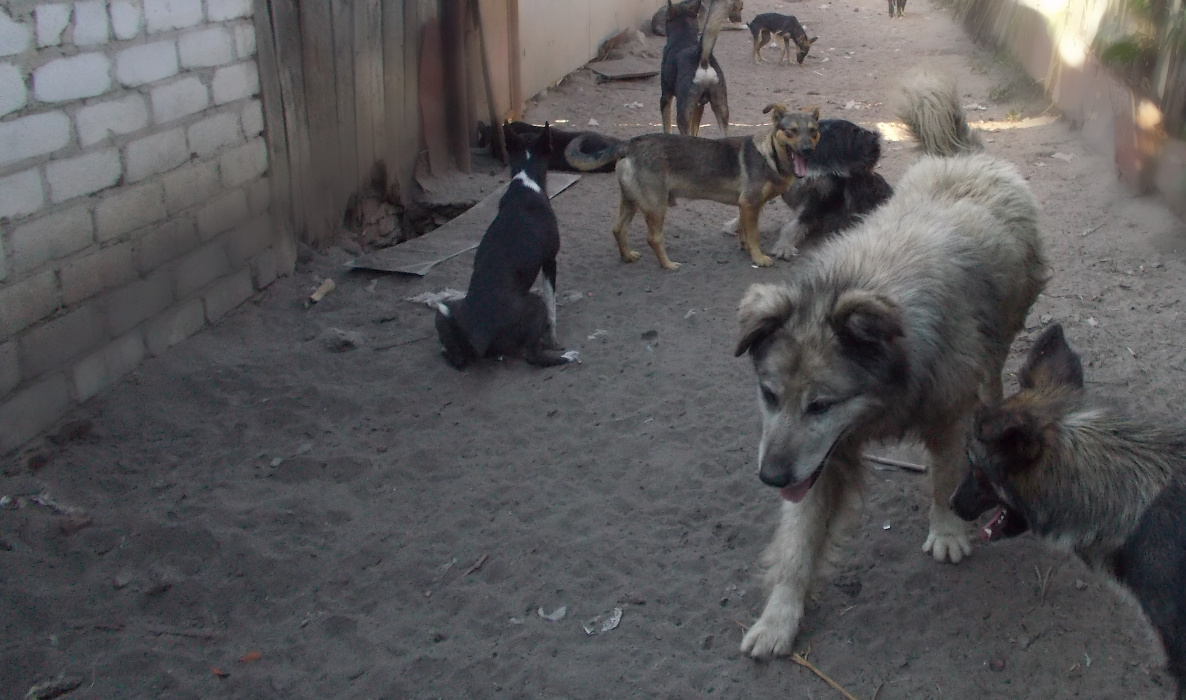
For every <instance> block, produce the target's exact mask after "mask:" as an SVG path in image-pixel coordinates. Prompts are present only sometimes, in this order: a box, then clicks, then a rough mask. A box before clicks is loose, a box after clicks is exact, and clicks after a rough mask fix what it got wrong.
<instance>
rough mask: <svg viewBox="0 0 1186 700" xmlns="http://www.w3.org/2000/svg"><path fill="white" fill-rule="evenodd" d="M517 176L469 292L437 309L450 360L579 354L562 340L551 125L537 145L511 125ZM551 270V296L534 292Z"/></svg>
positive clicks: (551, 359) (460, 363)
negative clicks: (559, 341) (558, 338)
mask: <svg viewBox="0 0 1186 700" xmlns="http://www.w3.org/2000/svg"><path fill="white" fill-rule="evenodd" d="M503 133H504V134H505V135H506V141H507V151H508V153H509V155H510V160H511V173H513V177H512V179H511V182H510V184H509V185H508V186H507V191H506V194H504V195H503V196H502V199H501V200H500V201H499V203H498V215H497V216H496V217H495V218H494V221H493V222H492V223H491V224H490V227H489V228H487V229H486V233H485V234H484V235H483V236H482V241H481V242H480V243H479V244H478V250H477V253H476V254H475V255H474V271H473V274H472V275H471V276H470V279H469V289H468V290H467V291H466V294H465V298H463V299H458V300H455V301H449V302H446V303H443V304H440V305H439V306H438V307H437V315H436V328H437V336H438V337H439V338H440V341H441V347H442V349H443V352H444V355H445V359H446V360H448V362H449V364H451V365H453V366H454V367H456V368H457V369H464V368H465V367H466V366H467V365H469V364H470V363H471V362H474V361H475V360H478V359H481V358H484V357H501V356H503V355H522V356H523V358H524V359H525V360H527V362H529V363H530V364H533V365H540V366H550V365H562V364H565V363H566V362H570V361H572V360H573V359H575V358H576V353H575V352H573V351H568V352H565V351H564V350H563V349H561V348H560V347H559V346H558V345H557V344H556V255H557V254H558V253H559V252H560V227H559V225H558V224H557V223H556V214H555V213H554V212H553V211H552V203H551V202H550V201H549V200H548V191H547V174H548V160H549V157H550V156H551V154H552V135H551V130H550V129H549V127H548V125H547V124H545V125H544V126H543V129H542V130H541V131H540V133H539V135H538V137H537V138H535V139H534V142H533V143H529V142H528V141H527V140H526V139H524V138H521V137H520V136H519V135H518V134H516V133H515V131H514V130H513V129H504V130H503ZM541 273H542V274H543V285H542V287H543V296H544V298H543V299H541V298H540V297H539V296H537V295H535V294H532V293H531V285H532V284H534V283H535V279H536V277H538V276H539V275H540V274H541Z"/></svg>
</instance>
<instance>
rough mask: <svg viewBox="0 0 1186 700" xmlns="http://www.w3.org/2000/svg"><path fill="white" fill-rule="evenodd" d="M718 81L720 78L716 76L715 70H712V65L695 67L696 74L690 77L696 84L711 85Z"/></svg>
mask: <svg viewBox="0 0 1186 700" xmlns="http://www.w3.org/2000/svg"><path fill="white" fill-rule="evenodd" d="M719 81H720V78H718V77H717V72H716V71H715V70H713V67H712V66H705V67H704V68H697V69H696V75H695V76H693V78H692V82H693V83H695V84H696V85H713V84H715V83H717V82H719Z"/></svg>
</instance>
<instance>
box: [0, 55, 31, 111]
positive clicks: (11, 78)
mask: <svg viewBox="0 0 1186 700" xmlns="http://www.w3.org/2000/svg"><path fill="white" fill-rule="evenodd" d="M27 101H28V91H27V90H25V78H24V76H22V75H21V71H20V70H19V69H18V68H17V67H16V66H14V65H12V64H11V63H0V117H3V116H4V115H6V114H12V113H13V112H15V111H17V110H18V109H20V108H21V107H24V106H25V103H26V102H27Z"/></svg>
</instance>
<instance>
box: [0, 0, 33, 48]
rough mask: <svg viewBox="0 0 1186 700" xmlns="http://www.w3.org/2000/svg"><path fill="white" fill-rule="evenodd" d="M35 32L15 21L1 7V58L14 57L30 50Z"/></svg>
mask: <svg viewBox="0 0 1186 700" xmlns="http://www.w3.org/2000/svg"><path fill="white" fill-rule="evenodd" d="M32 40H33V32H32V31H30V29H29V28H28V27H26V26H25V25H23V24H21V23H20V22H16V21H13V19H12V17H11V16H10V15H9V14H8V10H6V9H5V8H3V7H0V56H12V55H13V54H18V53H20V52H22V51H24V50H25V49H26V48H28V46H29V44H30V43H31V42H32Z"/></svg>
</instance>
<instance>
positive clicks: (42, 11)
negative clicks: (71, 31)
mask: <svg viewBox="0 0 1186 700" xmlns="http://www.w3.org/2000/svg"><path fill="white" fill-rule="evenodd" d="M33 16H34V17H35V18H36V22H37V45H38V46H57V45H59V44H61V43H62V32H63V31H65V29H66V26H67V25H69V24H70V5H69V3H64V2H55V3H46V4H44V5H38V6H37V7H36V8H35V9H34V10H33Z"/></svg>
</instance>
